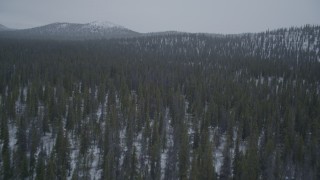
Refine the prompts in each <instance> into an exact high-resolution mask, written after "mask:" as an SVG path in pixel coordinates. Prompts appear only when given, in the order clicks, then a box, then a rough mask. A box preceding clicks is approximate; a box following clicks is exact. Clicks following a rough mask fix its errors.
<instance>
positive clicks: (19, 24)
mask: <svg viewBox="0 0 320 180" xmlns="http://www.w3.org/2000/svg"><path fill="white" fill-rule="evenodd" d="M96 20H98V21H109V22H113V23H115V24H119V25H122V26H125V27H127V28H129V29H132V30H134V31H138V32H156V31H168V30H177V31H185V32H208V33H223V34H229V33H244V32H260V31H265V30H267V29H276V28H280V27H291V26H302V25H305V24H316V25H320V0H0V24H3V25H5V26H7V27H11V28H28V27H35V26H39V25H45V24H49V23H53V22H72V23H88V22H92V21H96Z"/></svg>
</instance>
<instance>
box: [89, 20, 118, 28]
mask: <svg viewBox="0 0 320 180" xmlns="http://www.w3.org/2000/svg"><path fill="white" fill-rule="evenodd" d="M88 25H89V26H92V27H99V28H106V29H108V28H122V26H119V25H117V24H114V23H111V22H108V21H94V22H91V23H89V24H88Z"/></svg>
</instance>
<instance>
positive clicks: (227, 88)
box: [0, 26, 320, 180]
mask: <svg viewBox="0 0 320 180" xmlns="http://www.w3.org/2000/svg"><path fill="white" fill-rule="evenodd" d="M319 32H320V28H319V26H306V27H302V28H290V29H280V30H276V31H267V32H265V33H258V34H244V35H239V36H229V35H226V36H215V37H210V36H208V35H204V34H188V33H182V34H172V35H171V34H168V35H155V36H144V37H137V38H128V39H110V40H95V41H76V42H75V41H52V40H13V39H5V38H2V39H0V40H1V41H0V64H1V66H0V113H1V114H0V125H1V126H0V148H1V156H0V157H1V158H0V173H1V174H0V179H27V178H29V179H39V180H40V179H49V180H50V179H53V180H54V179H70V178H72V179H93V178H97V179H195V180H197V179H260V178H261V179H286V178H288V179H319V178H320V173H319V167H320V154H319V152H320V145H319V144H320V132H319V131H320V111H319V108H320V96H319V92H320V91H319V84H320V71H319V69H320V63H319V59H320V53H319V52H317V49H320V44H319V41H318V40H317V41H315V39H320V33H319ZM290 37H292V38H291V39H293V40H292V41H291V40H290ZM306 39H308V42H307V41H306ZM305 45H308V47H309V48H307V47H305ZM15 142H16V143H15ZM218 162H219V163H218ZM220 163H221V164H220ZM220 165H221V166H220ZM216 169H219V172H216ZM93 176H94V177H93Z"/></svg>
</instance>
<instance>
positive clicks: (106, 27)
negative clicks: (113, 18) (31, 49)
mask: <svg viewBox="0 0 320 180" xmlns="http://www.w3.org/2000/svg"><path fill="white" fill-rule="evenodd" d="M139 34H140V33H138V32H135V31H132V30H130V29H127V28H125V27H123V26H120V25H117V24H114V23H111V22H108V21H94V22H91V23H86V24H80V23H52V24H47V25H44V26H39V27H34V28H29V29H22V30H10V31H7V29H5V30H4V31H2V32H1V33H0V37H7V38H24V39H25V38H27V39H62V40H86V39H110V38H123V37H133V36H138V35H139Z"/></svg>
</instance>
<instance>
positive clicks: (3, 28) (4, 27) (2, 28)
mask: <svg viewBox="0 0 320 180" xmlns="http://www.w3.org/2000/svg"><path fill="white" fill-rule="evenodd" d="M7 30H10V28H8V27H6V26H4V25H2V24H0V31H7Z"/></svg>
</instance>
